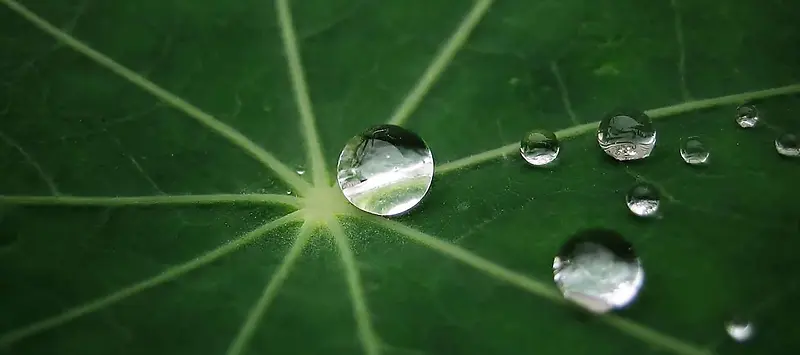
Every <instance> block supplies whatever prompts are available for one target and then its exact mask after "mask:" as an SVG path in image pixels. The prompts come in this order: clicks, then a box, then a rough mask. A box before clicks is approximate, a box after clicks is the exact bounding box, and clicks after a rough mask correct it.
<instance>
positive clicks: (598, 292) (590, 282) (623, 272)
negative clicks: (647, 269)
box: [553, 229, 644, 313]
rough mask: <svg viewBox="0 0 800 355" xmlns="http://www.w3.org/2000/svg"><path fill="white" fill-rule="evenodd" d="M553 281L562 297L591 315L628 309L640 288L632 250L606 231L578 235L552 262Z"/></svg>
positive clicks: (641, 272) (637, 263)
mask: <svg viewBox="0 0 800 355" xmlns="http://www.w3.org/2000/svg"><path fill="white" fill-rule="evenodd" d="M553 274H554V276H553V280H555V282H556V285H557V286H558V288H559V290H561V293H562V294H563V295H564V297H565V298H566V299H568V300H570V301H572V302H575V303H577V304H578V305H580V306H582V307H584V308H586V309H588V310H589V311H591V312H594V313H604V312H608V311H609V310H612V309H620V308H624V307H626V306H628V305H629V304H630V303H631V302H633V300H634V299H636V296H637V295H638V294H639V290H640V289H641V288H642V285H643V284H644V269H643V268H642V264H641V261H640V260H639V257H638V256H636V253H634V251H633V247H632V246H631V244H630V243H628V242H627V241H626V240H625V239H624V238H623V237H622V236H621V235H620V234H619V233H617V232H615V231H612V230H607V229H590V230H585V231H581V232H579V233H578V234H577V235H575V236H573V237H572V238H570V240H568V241H567V242H566V243H565V244H564V245H563V246H562V247H561V250H559V252H558V255H557V256H556V257H555V259H554V260H553Z"/></svg>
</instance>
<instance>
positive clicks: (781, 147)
mask: <svg viewBox="0 0 800 355" xmlns="http://www.w3.org/2000/svg"><path fill="white" fill-rule="evenodd" d="M775 150H777V151H778V154H780V155H783V156H785V157H791V158H796V157H800V140H798V139H797V135H795V134H793V133H783V134H781V135H780V136H779V137H778V138H776V139H775Z"/></svg>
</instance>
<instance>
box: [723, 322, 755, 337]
mask: <svg viewBox="0 0 800 355" xmlns="http://www.w3.org/2000/svg"><path fill="white" fill-rule="evenodd" d="M725 331H726V332H727V333H728V335H730V337H731V339H733V340H735V341H737V342H740V343H741V342H745V341H747V340H750V338H752V337H753V333H755V327H753V324H752V323H750V322H748V321H744V320H740V319H737V320H731V321H729V322H727V323H725Z"/></svg>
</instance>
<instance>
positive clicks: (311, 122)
mask: <svg viewBox="0 0 800 355" xmlns="http://www.w3.org/2000/svg"><path fill="white" fill-rule="evenodd" d="M275 7H276V9H277V12H278V23H279V24H280V28H281V38H282V39H283V48H284V52H285V55H286V63H287V65H288V67H289V77H290V78H291V80H292V92H294V98H295V103H296V104H297V109H298V111H299V113H300V122H301V127H302V131H303V140H304V142H305V145H306V152H307V155H308V159H309V160H310V161H311V174H312V176H313V180H314V185H316V186H323V185H325V184H326V180H327V179H328V171H327V167H326V166H325V155H324V154H323V151H322V144H321V143H320V139H319V134H318V133H317V127H316V123H315V121H316V119H315V118H314V109H313V107H312V105H311V97H310V96H309V93H308V84H307V83H306V79H305V72H304V70H303V61H302V59H301V57H300V49H299V48H298V43H297V34H296V33H295V29H294V24H293V21H292V12H291V9H290V8H289V1H288V0H276V1H275Z"/></svg>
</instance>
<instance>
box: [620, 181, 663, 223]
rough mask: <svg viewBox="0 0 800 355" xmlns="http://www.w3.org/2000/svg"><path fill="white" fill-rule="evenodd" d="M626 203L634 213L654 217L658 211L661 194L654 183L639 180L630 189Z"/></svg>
mask: <svg viewBox="0 0 800 355" xmlns="http://www.w3.org/2000/svg"><path fill="white" fill-rule="evenodd" d="M625 203H626V204H627V205H628V209H629V210H630V211H631V212H633V214H635V215H637V216H639V217H652V216H654V215H655V214H656V212H658V205H659V204H661V194H660V193H659V192H658V189H657V188H656V187H655V186H653V185H652V184H649V183H646V182H639V183H637V184H636V185H633V187H631V189H630V190H628V194H627V195H625Z"/></svg>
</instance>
